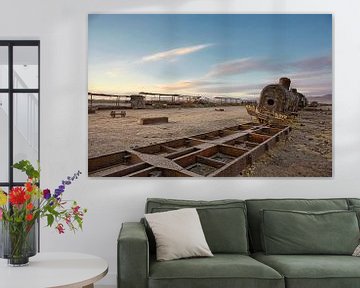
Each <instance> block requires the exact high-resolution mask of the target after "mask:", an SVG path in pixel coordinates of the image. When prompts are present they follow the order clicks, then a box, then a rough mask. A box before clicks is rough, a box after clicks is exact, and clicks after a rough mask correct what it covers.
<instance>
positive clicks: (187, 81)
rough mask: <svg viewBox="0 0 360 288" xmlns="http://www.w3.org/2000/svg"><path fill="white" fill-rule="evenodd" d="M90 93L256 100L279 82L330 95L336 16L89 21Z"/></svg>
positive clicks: (152, 17) (102, 18)
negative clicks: (284, 79)
mask: <svg viewBox="0 0 360 288" xmlns="http://www.w3.org/2000/svg"><path fill="white" fill-rule="evenodd" d="M88 49H89V53H88V55H89V56H88V57H89V59H88V62H89V68H88V69H89V91H92V92H106V93H120V94H122V93H124V94H126V93H138V92H140V91H147V92H162V93H183V94H189V95H206V96H220V95H221V96H240V97H249V96H258V94H259V93H260V91H261V88H262V87H263V86H264V85H266V84H271V83H275V82H277V80H278V78H279V77H281V76H288V77H290V78H291V79H292V86H293V87H295V88H298V90H299V91H301V92H303V93H305V94H307V95H309V96H319V95H324V94H329V93H332V15H330V14H303V15H297V14H292V15H280V14H274V15H251V14H233V15H228V14H221V15H204V14H202V15H199V14H170V15H169V14H160V15H156V14H137V15H131V14H114V15H111V14H110V15H109V14H108V15H106V14H93V15H89V45H88Z"/></svg>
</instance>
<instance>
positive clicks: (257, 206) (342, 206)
mask: <svg viewBox="0 0 360 288" xmlns="http://www.w3.org/2000/svg"><path fill="white" fill-rule="evenodd" d="M246 208H247V213H248V223H249V234H250V243H251V248H252V251H254V252H257V251H262V246H261V233H260V223H261V214H260V211H261V210H264V209H278V210H299V211H328V210H348V205H347V200H346V199H254V200H246Z"/></svg>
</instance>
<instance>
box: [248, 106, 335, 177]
mask: <svg viewBox="0 0 360 288" xmlns="http://www.w3.org/2000/svg"><path fill="white" fill-rule="evenodd" d="M291 126H292V131H291V133H290V134H289V138H288V140H287V141H283V142H280V143H278V144H277V145H276V146H275V147H274V148H273V149H272V150H270V151H269V152H268V153H266V154H264V155H263V156H262V157H261V158H259V159H258V161H257V162H256V163H254V165H253V166H251V167H249V168H248V169H246V170H245V171H243V175H244V176H255V177H331V176H332V112H331V107H326V106H325V107H323V108H321V111H301V112H300V114H299V117H298V119H297V121H295V122H294V123H293V124H292V125H291Z"/></svg>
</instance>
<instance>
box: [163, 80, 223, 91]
mask: <svg viewBox="0 0 360 288" xmlns="http://www.w3.org/2000/svg"><path fill="white" fill-rule="evenodd" d="M222 84H224V83H223V82H219V81H204V80H185V81H178V82H175V83H168V84H161V85H158V88H160V89H164V90H168V91H176V90H186V89H193V88H199V87H208V86H213V85H222Z"/></svg>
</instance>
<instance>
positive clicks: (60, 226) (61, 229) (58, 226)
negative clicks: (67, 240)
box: [55, 223, 65, 234]
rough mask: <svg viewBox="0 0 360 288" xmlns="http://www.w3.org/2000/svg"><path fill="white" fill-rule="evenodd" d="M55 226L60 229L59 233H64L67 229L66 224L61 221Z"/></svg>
mask: <svg viewBox="0 0 360 288" xmlns="http://www.w3.org/2000/svg"><path fill="white" fill-rule="evenodd" d="M55 228H56V229H57V230H58V232H59V234H62V233H64V231H65V229H64V226H63V224H61V223H59V224H58V225H57V226H56V227H55Z"/></svg>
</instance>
